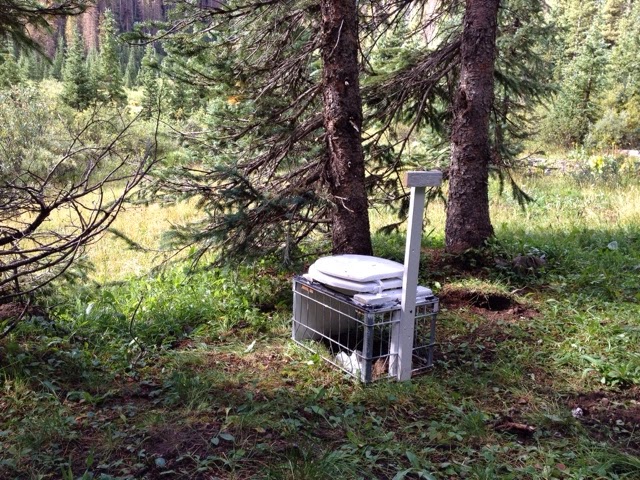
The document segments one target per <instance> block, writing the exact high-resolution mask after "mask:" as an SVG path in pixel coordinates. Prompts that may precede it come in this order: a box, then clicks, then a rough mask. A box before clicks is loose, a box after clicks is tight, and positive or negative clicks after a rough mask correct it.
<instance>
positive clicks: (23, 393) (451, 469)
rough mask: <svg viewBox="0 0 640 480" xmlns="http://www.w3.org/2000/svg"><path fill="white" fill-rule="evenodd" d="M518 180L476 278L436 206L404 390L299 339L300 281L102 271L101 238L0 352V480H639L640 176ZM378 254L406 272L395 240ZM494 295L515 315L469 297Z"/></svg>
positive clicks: (263, 267) (265, 274)
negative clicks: (423, 342) (90, 269)
mask: <svg viewBox="0 0 640 480" xmlns="http://www.w3.org/2000/svg"><path fill="white" fill-rule="evenodd" d="M523 181H524V182H525V183H526V187H527V189H528V191H529V193H531V194H532V195H533V196H534V197H535V198H536V203H534V204H532V205H530V206H529V208H528V209H527V210H526V211H522V210H521V209H520V208H519V206H518V205H517V203H515V202H514V201H512V200H511V199H510V198H509V197H508V196H502V197H497V196H495V195H494V196H492V204H491V207H492V215H493V222H494V225H495V227H496V238H495V240H494V241H493V242H492V244H491V250H490V253H491V254H490V255H486V254H485V256H484V262H480V263H478V264H477V265H476V266H475V268H472V269H470V270H459V269H457V268H455V267H453V266H451V265H450V264H449V263H448V262H447V261H446V258H445V257H443V256H442V252H441V251H440V249H441V247H442V245H443V225H444V216H443V214H442V211H441V210H438V207H437V205H435V204H434V205H432V206H430V213H429V218H430V221H431V224H430V226H429V227H428V229H427V230H428V231H429V232H431V233H430V235H429V236H428V238H425V241H424V246H425V255H424V257H423V263H422V266H423V268H422V271H421V278H422V280H423V281H424V282H426V283H428V284H430V285H436V282H437V284H438V285H439V286H440V288H439V291H440V292H441V294H442V296H443V299H445V301H443V309H442V311H441V313H440V315H439V317H438V339H439V341H440V344H439V346H438V349H437V354H436V366H435V368H434V369H433V370H432V371H430V372H428V373H427V374H424V375H422V376H420V377H416V378H414V379H413V380H412V381H411V382H406V383H395V382H379V383H376V384H374V385H371V386H363V385H360V384H358V383H354V382H352V381H350V380H348V379H346V378H345V377H344V376H343V375H342V374H341V373H340V372H338V371H336V370H333V369H331V368H329V367H328V366H327V365H326V364H324V363H322V362H321V361H320V360H319V359H318V357H317V356H314V355H311V354H309V353H307V352H306V351H305V350H304V349H302V348H300V347H298V346H296V345H294V344H292V343H291V342H290V341H289V328H290V323H289V322H290V315H291V314H290V309H291V305H290V302H291V300H290V298H291V295H290V278H291V275H292V272H287V271H283V270H280V269H279V268H278V267H277V266H274V265H271V264H270V263H269V262H268V261H264V262H262V263H261V264H257V265H244V266H240V267H237V268H226V269H225V268H216V269H214V268H211V269H207V270H202V271H197V272H195V273H189V272H188V271H187V270H186V269H185V268H183V266H181V265H176V266H174V267H171V268H165V269H164V271H162V272H160V273H156V274H153V275H152V274H141V273H140V272H141V268H142V267H141V266H143V265H148V264H149V262H150V260H149V258H148V257H136V256H137V255H141V254H139V253H136V252H130V251H126V250H122V251H121V252H120V253H119V255H118V258H117V259H116V262H115V266H114V267H113V268H115V270H110V269H109V265H108V258H107V257H106V256H105V254H104V251H103V250H104V249H105V247H104V246H101V245H100V244H99V245H97V246H96V249H95V250H94V251H92V252H89V256H93V257H92V258H93V259H94V260H95V261H96V266H97V271H96V272H94V273H93V277H92V281H91V282H88V283H86V284H83V285H75V286H67V287H65V288H60V289H59V290H58V291H57V292H55V294H52V295H51V296H49V297H48V299H47V301H48V304H49V307H50V311H52V312H53V316H52V318H51V319H44V318H32V319H29V320H28V321H25V322H23V324H21V325H20V327H19V328H18V329H16V330H15V331H14V332H13V333H12V334H11V335H10V336H9V337H8V338H6V339H4V340H3V341H2V343H0V354H1V357H0V375H1V376H0V379H1V380H0V388H1V389H2V395H1V396H0V425H2V426H1V427H0V477H2V478H103V479H107V478H123V479H124V478H130V479H133V478H136V479H137V478H150V479H151V478H216V477H217V478H225V479H247V478H256V479H295V480H298V479H327V478H334V477H335V478H347V479H358V478H362V479H372V478H379V479H398V480H400V479H403V478H406V479H417V478H437V479H440V478H442V479H445V478H470V479H494V478H505V479H511V478H512V479H583V478H585V479H586V478H588V479H592V478H593V479H605V478H606V479H634V478H638V475H639V473H638V472H640V457H639V454H640V424H639V423H638V422H639V417H640V404H639V403H638V398H639V395H638V392H639V391H640V390H639V384H640V355H639V354H638V349H637V345H638V341H639V340H640V306H639V304H640V296H639V282H638V280H637V279H638V274H639V272H640V270H639V269H640V235H639V234H638V227H639V226H640V217H639V212H640V205H639V203H640V195H638V193H639V192H638V185H637V184H635V183H633V182H631V181H625V182H620V184H619V185H617V186H615V185H614V184H613V183H612V182H611V181H610V180H608V181H607V182H603V183H585V181H584V178H583V177H580V176H576V177H573V176H571V175H550V176H543V175H539V176H529V177H525V178H523ZM492 188H495V189H497V186H496V185H492ZM494 193H495V192H494ZM180 208H181V209H182V210H180V212H179V215H180V216H181V218H187V217H188V216H189V215H191V213H190V212H189V211H187V210H186V207H180ZM161 212H162V211H154V212H153V214H149V215H148V217H147V213H145V212H137V214H138V215H139V218H141V219H146V218H149V219H151V218H153V219H154V221H155V220H156V218H157V217H158V216H159V215H160V216H161ZM175 214H176V210H175V209H174V210H171V211H168V212H167V215H175ZM387 220H388V218H385V217H384V215H382V214H381V215H379V216H378V217H377V218H376V219H375V222H374V224H376V225H378V224H380V225H381V224H384V223H385V221H387ZM121 221H122V222H123V223H122V224H121V225H126V221H125V219H124V217H123V219H121ZM149 221H151V220H149ZM144 222H146V220H143V223H144ZM154 228H156V227H154ZM152 230H153V229H152V228H151V224H148V225H147V224H146V223H145V226H144V228H141V229H140V230H139V232H130V233H131V234H132V235H133V236H135V235H136V234H139V235H140V236H141V237H144V238H138V239H136V238H134V240H136V241H137V240H144V241H147V242H148V243H150V244H153V243H154V242H155V241H156V240H157V238H156V234H155V233H150V232H152ZM128 233H129V232H128ZM157 235H159V231H158V232H157ZM108 241H109V242H118V240H116V239H109V240H108ZM612 242H616V244H612ZM374 243H375V248H376V252H377V253H378V254H379V255H383V256H387V257H389V258H395V259H398V260H402V255H403V249H404V238H403V236H402V234H399V235H396V236H391V237H383V236H380V235H377V236H376V237H375V239H374ZM526 253H534V254H545V255H546V258H547V263H546V265H545V266H544V267H543V268H541V269H540V270H539V271H538V272H537V273H536V274H535V275H526V274H522V273H521V272H514V271H512V270H510V269H509V268H504V267H499V266H495V265H493V264H492V262H491V261H487V258H488V259H492V258H493V257H494V256H495V257H500V258H512V257H513V256H515V255H517V254H526ZM140 258H142V260H140ZM102 262H104V263H102ZM127 265H129V266H130V270H127V268H129V267H127ZM143 270H144V269H143ZM107 273H109V275H107ZM134 275H135V276H134ZM109 276H111V279H112V280H111V281H108V277H109ZM461 293H464V294H465V295H467V296H461V297H459V298H462V299H463V300H464V299H466V300H465V301H462V302H460V301H459V302H454V301H453V300H454V299H455V298H456V297H455V295H461ZM494 294H495V295H497V294H500V295H504V296H507V297H509V298H511V299H512V300H514V301H517V302H518V304H519V305H520V306H519V307H517V308H515V309H512V310H508V311H503V312H492V311H489V310H486V309H483V308H480V307H478V306H477V305H475V304H473V302H472V301H471V300H469V299H472V298H474V295H476V296H482V295H485V296H486V295H494ZM447 298H449V301H450V303H449V304H447V303H446V299H447ZM576 406H580V407H582V408H583V409H584V410H585V411H586V413H585V415H584V416H583V417H580V418H574V417H573V416H572V413H571V411H572V409H573V408H574V407H576ZM529 427H531V429H530V430H528V431H526V432H525V431H524V430H523V428H529Z"/></svg>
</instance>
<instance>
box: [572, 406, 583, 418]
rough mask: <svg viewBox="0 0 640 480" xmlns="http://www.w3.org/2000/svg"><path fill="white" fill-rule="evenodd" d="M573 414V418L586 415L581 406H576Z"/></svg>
mask: <svg viewBox="0 0 640 480" xmlns="http://www.w3.org/2000/svg"><path fill="white" fill-rule="evenodd" d="M571 415H572V416H573V418H580V417H584V410H582V409H581V408H580V407H576V408H574V409H573V410H571Z"/></svg>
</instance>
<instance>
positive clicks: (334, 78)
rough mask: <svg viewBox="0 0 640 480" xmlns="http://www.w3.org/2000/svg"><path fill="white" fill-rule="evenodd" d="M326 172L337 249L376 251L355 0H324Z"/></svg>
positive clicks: (322, 9) (323, 76)
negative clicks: (366, 182) (366, 170)
mask: <svg viewBox="0 0 640 480" xmlns="http://www.w3.org/2000/svg"><path fill="white" fill-rule="evenodd" d="M320 5H321V12H322V52H321V53H322V61H323V73H322V88H323V100H324V110H323V115H324V129H325V134H326V142H327V151H328V159H327V162H328V164H327V168H326V169H325V171H326V177H327V181H328V184H329V191H330V194H331V197H332V200H333V202H334V203H335V208H334V212H333V238H332V241H333V253H358V254H363V255H371V253H372V247H371V234H370V231H369V212H368V203H367V194H366V191H365V185H364V178H365V173H364V154H363V152H362V139H361V133H360V132H361V130H362V101H361V99H360V86H359V82H358V13H357V7H356V0H321V2H320Z"/></svg>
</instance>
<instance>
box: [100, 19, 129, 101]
mask: <svg viewBox="0 0 640 480" xmlns="http://www.w3.org/2000/svg"><path fill="white" fill-rule="evenodd" d="M99 28H100V54H99V61H98V65H99V67H98V70H97V71H98V75H97V80H98V81H97V88H98V92H99V94H100V96H101V97H102V98H104V99H105V100H107V101H110V102H115V103H124V102H126V100H127V95H126V93H125V91H124V87H123V81H122V72H121V70H120V59H119V56H118V41H117V37H116V35H117V27H116V21H115V18H114V16H113V13H112V12H111V10H109V9H107V10H105V12H104V14H103V16H102V19H101V21H100V27H99Z"/></svg>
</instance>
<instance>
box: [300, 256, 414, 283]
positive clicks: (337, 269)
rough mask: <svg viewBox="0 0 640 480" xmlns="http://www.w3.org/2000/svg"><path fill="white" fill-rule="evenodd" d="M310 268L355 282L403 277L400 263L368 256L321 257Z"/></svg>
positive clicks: (402, 267)
mask: <svg viewBox="0 0 640 480" xmlns="http://www.w3.org/2000/svg"><path fill="white" fill-rule="evenodd" d="M312 267H313V268H314V270H315V271H317V272H320V273H324V274H326V275H330V276H332V277H337V278H342V279H345V280H353V281H355V282H371V281H377V280H383V279H387V278H400V279H402V276H403V275H404V265H402V264H401V263H398V262H394V261H393V260H387V259H386V258H379V257H370V256H368V255H334V256H331V257H322V258H319V259H318V260H316V261H315V263H314V264H313V265H312ZM309 271H311V268H310V269H309ZM318 281H320V280H318ZM360 291H362V290H360Z"/></svg>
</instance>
